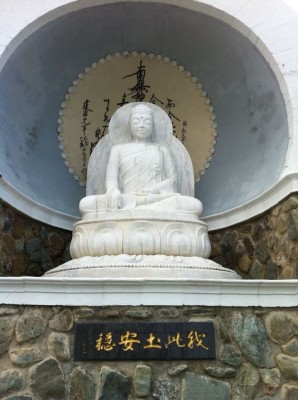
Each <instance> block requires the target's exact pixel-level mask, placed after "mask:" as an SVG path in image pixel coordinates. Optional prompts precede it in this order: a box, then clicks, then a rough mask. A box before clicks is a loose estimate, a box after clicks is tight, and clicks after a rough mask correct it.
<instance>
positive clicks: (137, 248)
mask: <svg viewBox="0 0 298 400" xmlns="http://www.w3.org/2000/svg"><path fill="white" fill-rule="evenodd" d="M80 211H81V214H82V219H81V220H80V221H79V222H77V223H76V224H75V225H74V230H73V236H72V241H71V245H70V253H71V256H72V258H73V259H72V260H70V261H68V262H66V263H65V264H63V265H61V266H59V267H57V268H55V269H53V270H51V271H49V272H48V273H47V275H49V276H68V277H94V278H113V279H114V278H116V279H117V278H127V279H130V278H132V279H135V278H136V277H139V278H142V279H143V278H145V279H147V278H148V279H152V278H153V277H154V278H155V279H157V278H160V279H165V278H166V279H167V278H168V277H169V276H171V277H176V278H190V279H198V278H204V279H208V278H212V277H214V276H216V277H220V278H235V277H237V275H236V274H235V273H234V272H233V271H230V270H227V269H225V268H223V267H221V266H220V265H218V264H216V263H214V262H213V261H211V260H208V257H209V255H210V250H211V247H210V242H209V238H208V229H207V225H206V224H205V223H204V222H203V221H201V220H200V219H199V216H200V215H201V213H202V204H201V202H200V201H199V200H197V199H196V198H194V175H193V168H192V163H191V160H190V157H189V154H188V152H187V151H186V149H185V147H184V146H183V144H182V143H181V142H180V141H179V140H178V139H177V138H175V137H174V136H173V128H172V123H171V120H170V118H169V117H168V115H167V114H166V113H165V112H164V111H163V110H162V109H161V108H159V107H157V106H156V105H154V104H150V103H130V104H127V105H125V106H123V107H121V108H120V109H118V110H117V111H116V112H115V113H114V115H113V116H112V118H111V121H110V124H109V134H108V135H106V136H105V137H104V138H103V139H101V140H100V141H99V143H98V144H97V145H96V147H95V149H94V150H93V153H92V154H91V157H90V160H89V164H88V173H87V196H86V197H84V198H83V199H82V200H81V202H80Z"/></svg>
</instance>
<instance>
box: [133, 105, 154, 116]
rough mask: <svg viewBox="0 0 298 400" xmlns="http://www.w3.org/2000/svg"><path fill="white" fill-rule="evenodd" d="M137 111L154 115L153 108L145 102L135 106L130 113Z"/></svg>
mask: <svg viewBox="0 0 298 400" xmlns="http://www.w3.org/2000/svg"><path fill="white" fill-rule="evenodd" d="M136 113H141V114H150V115H152V116H153V112H152V110H151V108H150V107H148V106H146V105H145V104H138V105H137V106H135V107H133V109H132V110H131V112H130V114H136Z"/></svg>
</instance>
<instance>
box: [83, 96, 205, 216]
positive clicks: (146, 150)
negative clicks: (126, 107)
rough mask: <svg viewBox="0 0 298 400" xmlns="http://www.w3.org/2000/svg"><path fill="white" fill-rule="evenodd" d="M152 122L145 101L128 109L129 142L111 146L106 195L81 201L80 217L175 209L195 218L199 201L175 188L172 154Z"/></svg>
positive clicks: (199, 213)
mask: <svg viewBox="0 0 298 400" xmlns="http://www.w3.org/2000/svg"><path fill="white" fill-rule="evenodd" d="M159 122H160V121H159ZM154 125H155V121H154V116H153V111H152V109H151V108H149V107H148V106H147V105H146V104H143V103H140V104H138V105H136V106H134V107H133V108H132V109H131V111H130V114H129V133H130V138H129V139H130V141H129V142H128V143H123V144H122V143H121V144H116V145H114V146H113V147H112V149H111V151H110V155H109V160H108V164H107V169H106V181H105V187H106V194H105V195H92V196H87V197H85V198H84V199H82V200H81V202H80V211H81V214H82V216H83V219H90V218H94V217H95V216H96V213H98V212H106V211H116V210H150V209H151V210H159V211H165V212H169V211H178V212H187V213H192V214H195V215H197V216H198V217H199V216H200V215H201V214H202V203H201V202H200V201H199V200H197V199H195V198H194V197H190V196H183V195H181V194H180V193H179V192H178V191H177V188H176V181H177V172H176V166H175V162H174V158H173V155H172V154H171V152H170V150H169V149H168V148H167V147H166V146H164V145H163V144H160V143H158V142H157V141H156V135H157V132H158V131H157V130H156V129H154V128H155V126H154ZM173 139H175V138H174V137H173ZM88 172H89V171H88ZM88 174H89V173H88Z"/></svg>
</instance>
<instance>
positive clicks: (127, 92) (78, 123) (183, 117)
mask: <svg viewBox="0 0 298 400" xmlns="http://www.w3.org/2000/svg"><path fill="white" fill-rule="evenodd" d="M135 101H137V102H147V103H151V104H155V105H158V106H159V107H161V108H162V109H163V110H164V111H165V112H166V113H167V115H168V116H169V118H170V120H171V122H172V126H173V135H174V136H175V137H176V138H177V139H179V140H180V141H181V142H182V143H183V145H184V146H185V148H186V149H187V150H188V152H189V154H190V157H191V159H192V162H193V166H194V173H195V180H196V181H199V179H200V176H201V175H203V173H204V171H205V169H206V168H208V166H209V164H210V161H211V159H212V155H213V153H214V146H215V144H216V135H217V132H216V127H217V125H216V119H215V115H214V112H213V107H212V105H211V103H210V100H209V99H208V97H207V94H206V92H205V91H204V90H203V88H202V85H201V84H200V83H199V82H198V81H197V78H195V77H193V76H192V75H191V73H190V72H188V71H185V69H184V67H182V66H181V65H178V64H177V62H175V61H171V60H170V59H169V58H167V57H164V58H162V57H161V56H155V55H153V54H145V53H136V52H132V53H128V52H124V53H123V54H122V55H121V54H120V53H119V54H117V53H116V54H115V56H107V57H106V58H105V59H100V60H99V61H98V62H97V63H93V64H92V66H91V67H90V68H86V69H85V72H84V73H81V74H79V75H78V79H76V80H75V81H74V82H73V85H72V86H71V87H70V88H69V90H68V92H67V94H66V95H65V99H64V101H63V102H62V104H61V110H60V111H59V119H58V128H57V130H58V141H59V147H60V149H61V150H62V157H63V159H64V162H65V164H66V165H67V167H68V169H69V172H71V173H72V174H73V176H74V178H75V179H76V180H78V181H79V183H80V185H81V186H85V183H86V175H87V165H88V161H89V157H90V155H91V153H92V151H93V149H94V148H95V146H96V144H97V143H98V141H99V140H101V139H102V138H103V137H104V136H106V135H107V133H108V125H109V121H110V119H111V116H112V115H113V114H114V113H115V112H116V110H117V109H119V108H120V107H122V106H124V105H127V104H129V103H133V102H135Z"/></svg>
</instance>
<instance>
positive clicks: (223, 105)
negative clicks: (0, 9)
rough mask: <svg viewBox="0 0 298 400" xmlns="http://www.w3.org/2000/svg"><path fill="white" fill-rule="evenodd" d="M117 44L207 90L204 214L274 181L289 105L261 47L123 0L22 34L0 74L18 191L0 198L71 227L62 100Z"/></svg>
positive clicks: (1, 165)
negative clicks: (213, 130) (61, 139)
mask: <svg viewBox="0 0 298 400" xmlns="http://www.w3.org/2000/svg"><path fill="white" fill-rule="evenodd" d="M124 51H129V52H131V51H138V52H141V51H145V52H147V53H154V54H160V55H162V56H163V57H169V58H170V59H172V60H175V61H177V62H178V63H179V64H181V65H183V66H184V67H185V68H186V69H187V70H188V71H190V72H191V73H192V75H193V76H195V77H197V78H198V80H199V82H200V83H201V84H202V85H203V87H204V89H205V90H206V92H207V94H208V97H209V98H210V99H211V102H212V105H213V107H214V112H215V114H216V117H217V125H218V127H217V132H218V136H217V143H216V147H215V153H214V155H213V158H212V161H211V162H210V166H209V168H208V169H207V170H206V172H205V174H204V176H203V177H202V178H201V180H200V182H198V183H196V196H197V197H198V198H199V199H200V200H201V201H202V202H203V204H204V217H206V219H207V220H208V218H210V217H212V216H216V215H217V214H224V213H226V212H229V211H230V210H233V209H237V208H239V207H241V206H242V205H244V204H246V203H248V202H249V201H251V200H253V199H255V198H257V197H258V196H260V195H262V194H263V193H264V192H266V191H267V190H268V189H269V188H271V187H272V186H274V185H275V184H276V183H277V182H278V180H279V178H280V176H281V172H282V169H283V167H284V163H285V157H286V152H287V149H288V143H289V139H288V136H289V134H288V122H287V113H286V107H285V102H284V98H283V95H282V93H281V90H280V87H279V83H278V81H277V79H276V77H275V75H274V73H273V71H272V69H271V67H270V65H269V63H268V62H267V61H266V60H265V58H264V57H263V56H262V54H261V53H260V52H259V50H258V49H257V48H256V47H255V46H254V45H253V44H252V43H251V42H250V41H249V40H248V39H247V38H246V37H245V36H244V35H242V34H241V33H239V32H238V31H237V30H235V29H234V28H232V27H231V26H230V25H228V24H227V23H225V22H223V21H221V20H219V19H217V18H214V17H211V16H209V15H207V14H205V13H203V12H198V11H194V10H190V9H186V8H183V7H178V6H174V5H170V4H162V3H149V2H148V3H147V2H123V3H110V4H104V5H98V6H94V7H89V8H81V9H80V10H77V11H72V12H67V13H65V15H63V16H61V17H58V18H56V19H54V20H52V21H51V22H48V23H46V24H44V25H43V26H41V27H40V28H39V29H37V30H36V31H35V32H34V33H32V34H31V35H30V36H28V37H27V38H26V39H25V40H23V41H22V42H21V43H20V45H19V46H18V47H17V48H16V49H15V51H14V52H13V53H12V54H11V56H10V57H9V58H8V60H7V62H6V64H5V65H4V67H3V69H2V71H1V73H0V104H1V108H0V126H1V129H0V134H1V142H2V144H3V145H2V146H1V148H0V160H1V161H0V171H1V174H2V176H3V182H4V188H5V187H6V188H10V190H11V188H14V189H13V190H14V193H15V195H14V197H13V196H11V195H7V197H5V196H3V198H4V200H6V201H8V202H10V203H11V204H12V205H13V206H15V207H16V208H18V209H20V210H21V211H23V212H25V213H27V214H29V215H31V216H33V217H34V218H37V219H39V220H41V221H44V222H48V223H50V224H52V225H56V226H60V227H63V228H67V229H70V228H71V225H72V222H73V221H74V220H75V219H76V218H77V217H78V216H79V212H78V204H79V200H80V199H81V198H82V197H84V195H85V190H84V188H82V187H81V186H80V185H79V183H78V182H77V181H75V180H74V178H73V176H72V175H71V174H70V173H69V171H68V169H67V168H66V166H65V165H64V160H63V158H62V157H61V150H60V149H59V143H58V141H57V119H58V113H59V109H60V105H61V102H62V101H63V99H64V95H65V93H66V92H67V90H68V88H69V87H70V86H71V85H72V82H73V81H74V80H75V79H76V78H77V76H78V74H79V73H80V72H82V71H83V70H84V68H86V67H88V66H90V65H91V64H92V63H93V62H95V61H97V60H98V59H99V58H104V57H106V56H107V55H109V54H114V53H116V52H120V53H121V52H124ZM187 101H188V99H185V102H187ZM215 218H216V217H215Z"/></svg>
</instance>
